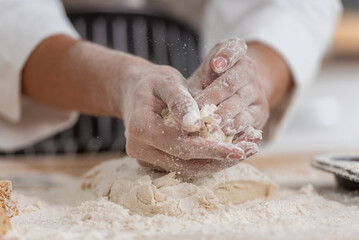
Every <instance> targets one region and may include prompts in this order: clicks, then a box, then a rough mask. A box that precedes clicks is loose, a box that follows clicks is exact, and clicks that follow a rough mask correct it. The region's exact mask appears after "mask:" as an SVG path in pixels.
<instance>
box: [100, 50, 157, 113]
mask: <svg viewBox="0 0 359 240" xmlns="http://www.w3.org/2000/svg"><path fill="white" fill-rule="evenodd" d="M113 62H114V67H115V72H114V75H112V76H111V77H109V78H108V81H109V83H108V84H106V92H107V96H109V97H110V99H108V102H109V111H110V112H112V113H113V115H115V116H116V117H119V118H123V117H124V116H125V115H126V110H127V108H128V107H130V108H131V106H129V105H130V104H129V103H130V102H132V101H131V97H132V95H133V91H134V89H135V87H136V86H137V84H138V83H139V81H140V79H141V76H142V75H143V74H144V72H146V71H148V69H150V68H152V67H153V66H154V65H155V64H153V63H151V62H149V61H147V60H146V59H143V58H140V57H136V56H133V55H130V54H127V53H123V52H117V51H116V52H115V57H114V60H113Z"/></svg>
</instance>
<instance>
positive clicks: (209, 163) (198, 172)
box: [129, 143, 239, 177]
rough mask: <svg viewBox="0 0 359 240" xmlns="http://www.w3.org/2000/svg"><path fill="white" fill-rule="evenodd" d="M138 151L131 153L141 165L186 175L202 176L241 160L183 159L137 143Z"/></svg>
mask: <svg viewBox="0 0 359 240" xmlns="http://www.w3.org/2000/svg"><path fill="white" fill-rule="evenodd" d="M136 146H137V148H140V149H142V150H143V151H138V152H136V153H135V154H132V153H130V154H131V155H130V154H129V155H130V156H131V157H133V158H136V159H137V161H138V162H139V164H140V165H141V166H144V167H150V168H151V169H155V170H160V171H161V170H165V171H168V172H176V173H177V174H179V175H182V176H185V177H202V176H206V175H208V174H210V173H212V172H217V171H220V170H222V169H224V168H228V167H231V166H233V165H235V164H237V163H238V162H239V161H217V160H213V159H193V160H183V159H180V158H178V157H174V156H171V155H169V154H167V153H164V152H162V151H160V150H158V149H155V148H153V147H151V146H149V145H142V144H141V143H140V144H138V143H136Z"/></svg>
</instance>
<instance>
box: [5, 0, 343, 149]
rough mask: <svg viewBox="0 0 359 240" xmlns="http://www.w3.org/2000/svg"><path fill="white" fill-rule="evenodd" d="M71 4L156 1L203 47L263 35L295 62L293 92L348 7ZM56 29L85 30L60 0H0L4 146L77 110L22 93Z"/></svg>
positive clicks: (28, 140) (173, 0) (238, 1)
mask: <svg viewBox="0 0 359 240" xmlns="http://www.w3.org/2000/svg"><path fill="white" fill-rule="evenodd" d="M64 4H65V5H66V7H68V8H70V9H71V8H84V7H92V8H101V7H103V8H104V9H106V8H111V9H112V10H113V9H114V7H115V6H118V7H121V8H122V9H123V7H126V8H129V9H131V8H135V9H137V10H138V9H141V8H154V9H156V10H158V11H160V12H161V11H162V12H164V13H167V14H171V15H172V16H174V17H175V18H179V19H181V20H183V21H185V22H187V23H189V24H191V25H193V26H194V27H196V28H197V29H199V31H200V34H201V35H202V41H203V44H202V46H204V51H203V52H204V53H206V52H207V51H208V50H209V49H210V48H211V47H212V46H213V45H214V44H215V43H217V42H218V41H220V40H222V39H225V38H228V37H234V36H237V37H240V38H243V39H245V40H246V41H247V42H248V41H259V42H262V43H264V44H266V45H268V46H270V47H272V48H273V49H274V50H276V51H277V52H278V53H279V54H280V55H281V56H282V57H283V58H284V59H285V60H286V62H287V63H288V65H289V67H290V69H291V72H292V75H293V78H294V81H295V89H294V91H293V93H294V96H295V95H300V94H299V93H300V90H301V89H304V88H305V86H306V85H308V83H309V82H310V81H311V80H312V79H313V78H314V77H315V74H316V73H317V71H318V69H319V66H320V63H321V59H322V57H323V55H324V53H325V51H326V50H327V48H328V46H329V44H330V40H331V38H332V34H333V32H334V29H335V25H336V23H337V20H338V18H339V16H340V13H341V9H342V7H341V3H340V1H339V0H315V1H313V0H182V1H178V0H104V1H95V0H77V1H73V0H72V1H70V0H67V1H66V0H64ZM55 34H67V35H70V36H72V37H75V38H79V35H78V33H77V32H76V31H75V29H74V28H73V26H72V25H71V24H70V22H69V20H68V19H67V17H66V14H65V11H64V8H63V5H62V3H61V2H60V1H59V0H31V1H29V0H0V151H13V150H16V149H20V148H24V147H26V146H29V145H31V144H33V143H35V142H36V141H39V140H42V139H45V138H46V137H49V136H51V135H53V134H55V133H57V132H60V131H62V130H64V129H66V128H69V127H70V126H72V125H73V124H74V123H75V122H76V119H77V113H75V112H71V111H66V110H62V109H56V108H54V107H50V106H46V105H44V104H41V103H38V102H35V101H33V100H31V99H27V98H26V97H24V96H22V95H21V72H22V68H23V67H24V64H25V63H26V60H27V59H28V57H29V55H30V54H31V52H32V51H33V50H34V49H35V48H36V46H37V45H38V44H39V43H40V42H41V41H42V40H44V39H45V38H47V37H49V36H51V35H55ZM292 102H293V100H292ZM291 105H293V104H291ZM290 109H291V108H288V109H286V110H285V112H290ZM286 115H288V114H286ZM282 119H283V118H282ZM284 119H285V118H284ZM277 121H278V120H277ZM277 124H279V122H277ZM283 124H284V123H282V125H283Z"/></svg>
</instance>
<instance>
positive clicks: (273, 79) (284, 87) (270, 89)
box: [248, 42, 293, 108]
mask: <svg viewBox="0 0 359 240" xmlns="http://www.w3.org/2000/svg"><path fill="white" fill-rule="evenodd" d="M248 56H249V57H251V58H252V59H254V60H255V61H256V63H257V66H258V72H259V75H260V80H261V82H262V84H263V87H264V90H265V94H266V98H267V100H268V102H269V106H270V107H271V108H273V107H275V106H277V105H278V104H279V103H280V102H281V101H282V100H283V99H284V98H285V96H286V95H287V94H288V92H289V91H290V89H291V87H292V85H293V82H292V76H291V73H290V69H289V66H288V64H287V63H286V61H285V60H284V59H283V58H282V57H281V56H280V55H279V54H278V53H277V52H275V51H274V50H273V49H272V48H270V47H268V46H266V45H264V44H261V43H258V42H250V43H248Z"/></svg>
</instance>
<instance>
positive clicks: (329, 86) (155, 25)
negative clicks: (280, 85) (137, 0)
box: [0, 0, 359, 155]
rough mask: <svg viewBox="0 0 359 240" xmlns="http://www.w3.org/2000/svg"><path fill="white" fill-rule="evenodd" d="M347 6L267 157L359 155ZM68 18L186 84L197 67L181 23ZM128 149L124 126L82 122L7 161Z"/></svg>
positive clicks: (356, 23)
mask: <svg viewBox="0 0 359 240" xmlns="http://www.w3.org/2000/svg"><path fill="white" fill-rule="evenodd" d="M74 3H75V2H74ZM343 4H344V8H345V10H344V14H343V17H342V20H341V22H340V24H339V26H338V28H337V30H336V33H335V38H334V43H333V46H332V48H331V50H330V52H329V54H328V56H327V57H326V58H325V60H324V61H323V68H322V70H321V72H320V73H319V74H318V77H317V79H316V80H315V81H314V83H313V85H312V86H311V87H310V88H309V89H307V90H306V91H304V94H303V95H302V96H301V98H300V99H299V101H298V102H297V103H296V105H295V108H294V109H293V113H292V114H291V115H290V117H289V118H287V119H286V120H285V122H284V124H283V125H282V127H281V128H280V130H279V131H278V133H277V134H276V136H275V139H274V140H273V142H271V144H267V145H263V146H262V152H289V151H290V152H299V151H300V152H303V151H308V152H312V151H326V150H333V149H334V150H351V149H355V148H356V149H357V148H358V146H359V107H358V104H359V79H358V78H359V1H357V0H344V1H343ZM68 16H69V18H70V20H71V21H72V23H73V24H74V26H75V28H76V29H77V31H78V32H79V33H80V34H81V36H82V37H83V38H84V39H87V40H90V41H94V42H96V43H99V44H101V45H104V46H108V47H110V48H114V49H118V50H121V51H125V52H129V53H133V54H136V55H138V56H141V57H143V58H146V59H149V60H151V61H153V62H155V63H158V64H169V65H171V66H173V67H175V68H177V69H178V70H179V71H180V72H181V73H182V74H183V75H184V76H185V77H188V76H190V74H191V73H193V71H194V70H195V69H196V68H197V66H198V65H199V62H200V59H199V56H200V52H199V46H198V42H199V38H198V35H197V33H196V31H195V30H193V29H191V28H190V27H188V26H187V25H186V24H184V23H181V22H178V21H176V20H173V19H170V18H167V17H163V16H159V15H156V14H154V13H151V12H149V13H146V14H143V13H136V12H129V11H123V13H121V12H117V11H116V13H114V12H113V11H105V12H96V11H85V12H84V11H82V12H81V11H80V12H79V11H76V8H74V9H71V10H69V9H68ZM124 150H125V138H124V127H123V124H122V122H121V120H118V119H114V118H108V117H96V116H87V115H81V116H80V119H79V121H78V123H77V124H76V126H74V127H73V128H72V129H69V130H67V131H65V132H62V133H60V134H57V135H56V136H55V137H52V138H49V139H46V140H44V141H42V142H40V143H38V144H36V145H34V146H31V147H28V148H26V149H24V150H21V151H17V152H14V153H10V154H8V155H24V154H26V155H29V154H30V155H31V154H63V153H70V154H75V153H85V152H94V153H97V152H109V151H112V152H119V151H124ZM0 155H1V153H0ZM2 155H4V154H2Z"/></svg>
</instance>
